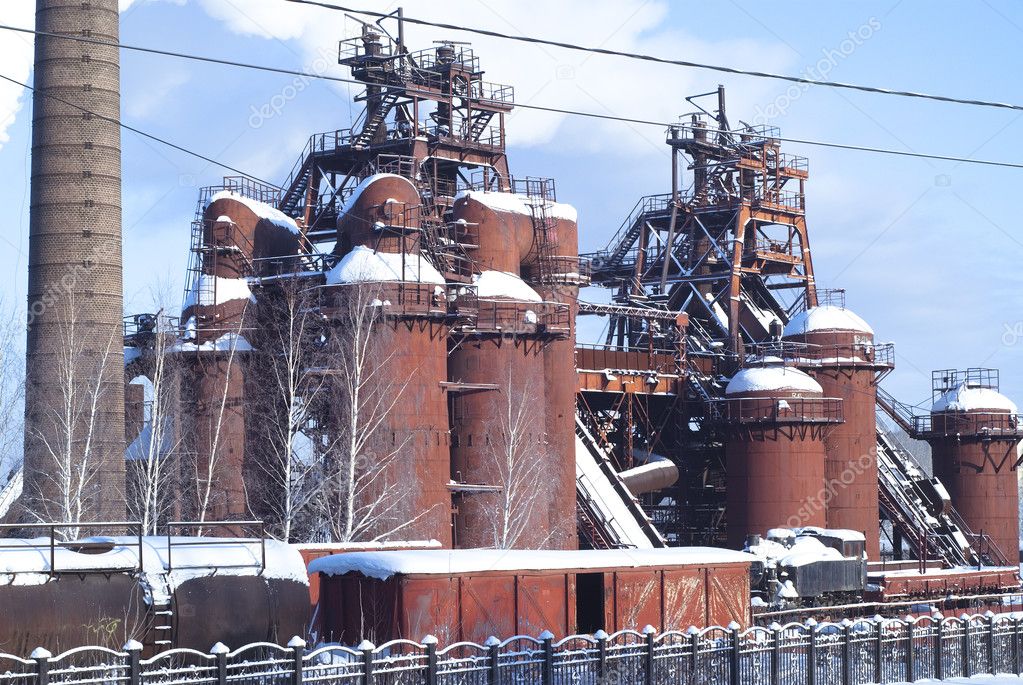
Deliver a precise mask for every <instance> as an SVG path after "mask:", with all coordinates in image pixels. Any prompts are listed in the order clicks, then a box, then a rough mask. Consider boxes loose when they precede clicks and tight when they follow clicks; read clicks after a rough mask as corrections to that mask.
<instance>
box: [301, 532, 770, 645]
mask: <svg viewBox="0 0 1023 685" xmlns="http://www.w3.org/2000/svg"><path fill="white" fill-rule="evenodd" d="M750 559H751V557H750V556H749V555H746V554H743V553H741V552H733V551H730V550H722V549H712V548H704V547H695V548H672V549H652V550H651V549H647V550H636V549H628V550H607V551H531V550H530V551H525V550H513V551H508V550H477V549H473V550H413V551H407V552H349V553H344V554H337V555H334V556H329V557H324V558H321V559H317V560H315V561H313V562H312V563H311V564H310V567H309V570H310V574H315V573H319V574H320V601H319V604H318V607H317V613H318V615H319V619H320V626H321V627H322V631H323V634H322V638H323V639H325V640H330V641H337V642H341V643H345V644H347V643H352V644H355V643H358V642H359V641H361V640H362V639H364V638H365V639H369V640H371V641H373V642H375V643H377V644H380V643H381V642H384V641H387V640H391V639H395V638H399V637H400V638H407V639H413V640H419V639H422V638H423V637H424V636H426V635H434V636H436V637H437V638H438V639H439V640H440V642H441V644H450V643H452V642H456V641H461V640H472V641H475V642H482V641H484V640H485V639H486V638H487V637H489V636H491V635H494V636H499V637H508V636H511V635H533V636H536V635H538V634H540V633H541V632H543V631H544V630H549V631H551V632H552V633H554V634H555V635H556V636H558V637H562V636H564V635H569V634H573V633H593V632H595V631H596V630H598V629H603V630H605V631H607V632H613V631H616V630H622V629H624V628H633V629H641V628H643V627H644V626H646V625H652V626H654V627H655V628H657V629H658V630H669V629H685V628H688V627H689V626H691V625H696V626H705V625H728V624H729V623H730V622H732V621H736V622H738V623H739V624H740V625H743V626H745V625H748V624H749V622H750V613H749V612H750V608H749V607H750V587H749V564H750Z"/></svg>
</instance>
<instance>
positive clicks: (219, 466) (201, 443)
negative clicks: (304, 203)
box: [175, 187, 299, 519]
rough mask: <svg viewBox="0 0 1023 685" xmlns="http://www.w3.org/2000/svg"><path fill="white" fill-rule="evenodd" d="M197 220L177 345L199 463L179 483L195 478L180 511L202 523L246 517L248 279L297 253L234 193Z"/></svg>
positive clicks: (290, 230) (289, 234) (272, 218)
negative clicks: (267, 262) (263, 263)
mask: <svg viewBox="0 0 1023 685" xmlns="http://www.w3.org/2000/svg"><path fill="white" fill-rule="evenodd" d="M200 221H201V224H200V225H197V226H196V231H197V232H198V235H199V240H197V244H196V245H195V247H194V249H195V251H196V253H197V254H196V255H195V256H194V261H193V264H194V270H193V272H192V274H191V283H190V285H189V291H188V293H187V295H186V299H185V302H184V305H183V308H182V312H181V318H182V320H183V321H184V322H185V323H184V329H185V333H184V338H183V339H182V340H181V341H180V342H179V343H178V345H176V346H175V350H176V351H177V352H179V353H180V354H181V355H182V361H183V362H184V363H185V368H186V390H187V394H186V398H188V399H189V400H190V402H189V404H188V407H187V408H188V409H190V419H191V422H192V426H191V429H190V430H189V431H188V433H189V435H190V439H191V440H192V441H193V444H192V449H193V450H194V453H195V459H196V464H195V465H194V471H195V473H194V474H184V477H186V478H188V477H191V478H195V479H196V480H197V481H198V482H199V487H198V491H197V492H195V494H194V496H195V499H194V500H192V501H189V502H182V503H181V506H182V512H183V513H186V514H187V515H202V516H204V517H205V518H206V519H230V518H236V519H237V518H249V505H248V501H247V497H246V486H245V480H244V471H245V465H246V449H245V447H246V440H247V436H246V429H245V406H246V388H245V384H246V366H247V363H248V357H249V355H250V354H251V352H252V346H251V344H250V340H249V338H250V337H251V336H250V335H249V331H248V327H249V326H251V321H252V314H253V310H252V307H253V305H254V303H255V296H254V295H253V293H252V290H251V288H250V286H251V282H250V278H251V277H252V276H255V275H257V271H258V269H259V264H260V262H259V260H260V259H261V258H267V257H278V256H286V255H295V254H297V253H298V245H299V229H298V227H297V225H296V224H295V222H294V221H292V220H291V219H289V218H288V217H286V216H284V215H283V214H281V213H280V212H278V211H277V210H276V209H274V208H273V207H271V206H270V205H269V204H267V203H265V202H262V201H260V200H258V199H255V198H254V197H251V196H250V195H247V194H243V192H242V189H240V188H232V187H226V188H225V189H223V190H220V192H217V193H214V194H212V195H210V197H209V201H208V203H207V205H206V208H205V210H204V211H203V214H202V218H201V220H200ZM186 468H188V469H190V470H191V469H192V468H193V466H192V465H187V466H186ZM200 510H205V511H204V512H203V511H200Z"/></svg>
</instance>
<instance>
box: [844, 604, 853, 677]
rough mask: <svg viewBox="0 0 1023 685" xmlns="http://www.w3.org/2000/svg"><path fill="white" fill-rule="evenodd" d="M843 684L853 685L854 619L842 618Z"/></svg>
mask: <svg viewBox="0 0 1023 685" xmlns="http://www.w3.org/2000/svg"><path fill="white" fill-rule="evenodd" d="M842 685H852V621H850V620H849V619H847V618H843V619H842Z"/></svg>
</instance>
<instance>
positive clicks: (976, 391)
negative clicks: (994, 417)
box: [931, 382, 1017, 414]
mask: <svg viewBox="0 0 1023 685" xmlns="http://www.w3.org/2000/svg"><path fill="white" fill-rule="evenodd" d="M981 409H990V410H994V411H999V412H1008V413H1009V414H1015V413H1017V409H1016V403H1015V402H1013V401H1012V400H1010V399H1009V398H1008V397H1006V396H1005V395H1003V394H1002V393H1000V392H998V391H997V390H994V389H993V388H978V387H971V386H970V385H969V384H967V383H965V382H964V383H960V384H959V386H957V387H955V388H953V389H952V390H949V391H948V392H946V393H945V394H944V395H942V396H941V397H939V398H938V399H937V401H936V402H935V403H934V404H933V405H932V406H931V411H932V412H942V411H979V410H981Z"/></svg>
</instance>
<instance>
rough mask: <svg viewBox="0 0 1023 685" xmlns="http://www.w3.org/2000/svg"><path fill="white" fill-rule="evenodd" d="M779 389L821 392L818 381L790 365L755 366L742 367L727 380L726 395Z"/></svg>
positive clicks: (822, 390)
mask: <svg viewBox="0 0 1023 685" xmlns="http://www.w3.org/2000/svg"><path fill="white" fill-rule="evenodd" d="M771 390H781V391H785V392H808V393H817V394H823V392H824V389H823V388H821V385H820V383H818V382H817V381H815V380H814V379H813V378H811V377H810V376H809V375H807V374H805V373H803V372H802V371H800V370H799V369H795V368H792V367H790V366H755V367H750V368H748V369H743V370H742V371H740V372H739V373H737V374H735V375H734V376H733V377H732V380H730V381H728V386H727V387H726V388H725V394H726V395H740V394H744V393H750V392H765V391H771Z"/></svg>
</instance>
